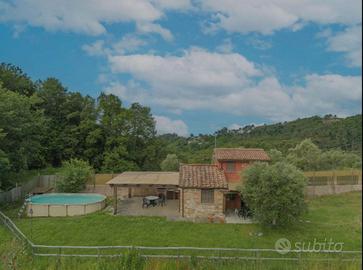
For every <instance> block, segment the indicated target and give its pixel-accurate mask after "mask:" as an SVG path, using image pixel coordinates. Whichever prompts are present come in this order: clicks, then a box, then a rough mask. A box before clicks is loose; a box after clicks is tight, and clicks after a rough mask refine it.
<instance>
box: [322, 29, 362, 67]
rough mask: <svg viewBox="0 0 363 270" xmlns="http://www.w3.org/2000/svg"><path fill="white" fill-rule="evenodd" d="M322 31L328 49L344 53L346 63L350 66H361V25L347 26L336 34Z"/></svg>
mask: <svg viewBox="0 0 363 270" xmlns="http://www.w3.org/2000/svg"><path fill="white" fill-rule="evenodd" d="M324 33H325V36H326V37H327V42H328V50H329V51H333V52H341V53H344V55H345V58H346V61H347V64H348V65H350V66H353V67H361V66H362V25H355V26H351V27H348V28H346V29H345V30H344V31H342V32H338V33H336V34H332V33H331V32H324Z"/></svg>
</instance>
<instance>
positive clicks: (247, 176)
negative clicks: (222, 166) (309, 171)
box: [242, 162, 306, 226]
mask: <svg viewBox="0 0 363 270" xmlns="http://www.w3.org/2000/svg"><path fill="white" fill-rule="evenodd" d="M243 179H244V181H245V182H244V186H243V187H242V196H243V198H244V199H245V201H246V203H247V205H248V206H249V208H250V209H251V210H252V212H253V215H254V217H255V218H256V220H258V221H259V222H261V223H262V224H265V225H266V224H270V225H281V226H282V225H287V224H289V223H292V222H294V221H296V220H297V218H298V217H299V216H300V215H301V214H302V213H303V212H304V211H305V209H306V205H305V201H304V189H305V186H306V178H305V176H304V175H303V173H302V172H301V171H299V170H298V169H297V168H296V167H294V166H293V165H291V164H288V163H286V162H278V163H276V164H273V165H268V164H266V163H256V164H255V165H253V166H251V167H249V168H247V169H246V171H245V173H244V178H243Z"/></svg>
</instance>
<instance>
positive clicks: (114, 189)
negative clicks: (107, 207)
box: [113, 185, 117, 215]
mask: <svg viewBox="0 0 363 270" xmlns="http://www.w3.org/2000/svg"><path fill="white" fill-rule="evenodd" d="M113 214H114V215H116V214H117V185H113Z"/></svg>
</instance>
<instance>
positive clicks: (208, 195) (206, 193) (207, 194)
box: [201, 189, 214, 203]
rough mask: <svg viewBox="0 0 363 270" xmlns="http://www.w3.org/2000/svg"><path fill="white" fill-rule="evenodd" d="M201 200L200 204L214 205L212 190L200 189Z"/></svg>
mask: <svg viewBox="0 0 363 270" xmlns="http://www.w3.org/2000/svg"><path fill="white" fill-rule="evenodd" d="M201 199H202V203H214V190H213V189H202V195H201Z"/></svg>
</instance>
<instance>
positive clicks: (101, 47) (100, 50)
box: [82, 40, 108, 56]
mask: <svg viewBox="0 0 363 270" xmlns="http://www.w3.org/2000/svg"><path fill="white" fill-rule="evenodd" d="M82 50H84V51H85V52H86V53H87V54H88V55H90V56H104V55H107V54H108V49H106V48H105V42H104V41H103V40H97V41H95V42H93V43H91V44H85V45H83V46H82Z"/></svg>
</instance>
